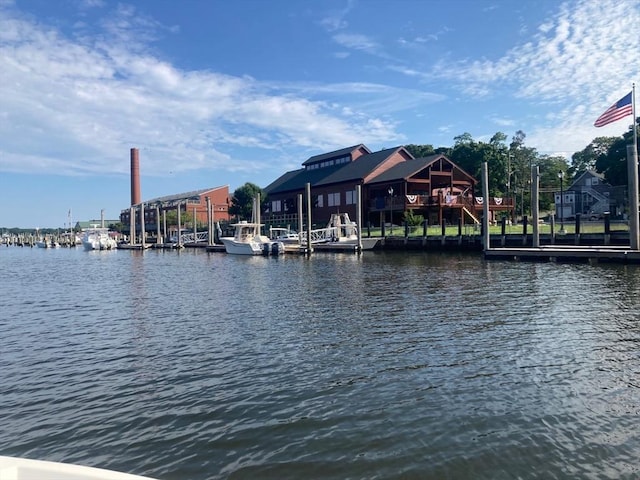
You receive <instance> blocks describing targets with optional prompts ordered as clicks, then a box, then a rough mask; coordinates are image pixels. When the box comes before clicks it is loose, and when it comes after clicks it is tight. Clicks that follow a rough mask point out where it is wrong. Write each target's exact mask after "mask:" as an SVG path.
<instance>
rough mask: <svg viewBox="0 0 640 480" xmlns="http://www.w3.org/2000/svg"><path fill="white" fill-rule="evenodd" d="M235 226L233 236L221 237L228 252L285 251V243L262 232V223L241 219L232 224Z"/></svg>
mask: <svg viewBox="0 0 640 480" xmlns="http://www.w3.org/2000/svg"><path fill="white" fill-rule="evenodd" d="M231 226H232V227H234V229H235V230H234V235H233V237H221V238H220V241H221V242H222V243H223V244H224V248H225V250H226V251H227V253H231V254H234V255H271V254H274V255H277V254H279V253H284V243H283V242H281V241H278V240H271V239H270V238H269V237H267V236H265V235H262V234H261V233H260V227H262V224H260V223H255V222H247V221H244V220H243V221H240V222H238V223H234V224H232V225H231Z"/></svg>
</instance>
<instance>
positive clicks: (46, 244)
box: [36, 239, 60, 248]
mask: <svg viewBox="0 0 640 480" xmlns="http://www.w3.org/2000/svg"><path fill="white" fill-rule="evenodd" d="M36 247H38V248H60V244H59V243H58V242H56V241H55V240H47V239H44V240H39V241H37V242H36Z"/></svg>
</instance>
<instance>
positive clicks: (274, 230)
mask: <svg viewBox="0 0 640 480" xmlns="http://www.w3.org/2000/svg"><path fill="white" fill-rule="evenodd" d="M269 238H270V239H271V240H275V241H278V242H282V243H284V244H298V243H300V236H299V235H298V234H297V233H296V232H294V231H293V230H291V229H289V228H280V227H270V228H269Z"/></svg>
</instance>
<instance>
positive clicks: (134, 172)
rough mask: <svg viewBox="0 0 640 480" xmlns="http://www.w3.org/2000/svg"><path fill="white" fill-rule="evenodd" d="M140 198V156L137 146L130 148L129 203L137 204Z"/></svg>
mask: <svg viewBox="0 0 640 480" xmlns="http://www.w3.org/2000/svg"><path fill="white" fill-rule="evenodd" d="M141 201H142V200H141V199H140V157H139V154H138V149H137V148H132V149H131V205H138V204H139V203H140V202H141Z"/></svg>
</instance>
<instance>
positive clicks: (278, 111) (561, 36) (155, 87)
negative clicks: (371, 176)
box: [0, 0, 640, 229]
mask: <svg viewBox="0 0 640 480" xmlns="http://www.w3.org/2000/svg"><path fill="white" fill-rule="evenodd" d="M638 25H640V0H566V1H562V0H537V1H520V0H395V1H388V0H317V1H298V0H234V1H228V0H180V1H179V0H134V1H127V0H122V1H110V0H56V1H50V0H0V205H1V207H0V228H12V227H21V228H34V229H35V228H57V227H59V228H64V227H65V226H67V225H68V222H71V223H74V224H75V222H76V221H86V220H91V219H99V218H100V217H101V215H103V216H104V218H105V219H117V218H118V217H119V215H120V211H121V210H123V209H128V208H129V205H130V203H131V190H130V186H131V183H130V176H129V173H130V149H131V148H134V147H135V148H138V149H139V152H140V173H141V190H142V199H143V200H148V199H153V198H157V197H160V196H164V195H171V194H175V193H182V192H189V191H193V190H199V189H205V188H213V187H218V186H224V185H228V186H229V189H230V192H233V191H234V190H235V189H236V188H238V187H240V186H242V185H244V184H245V183H246V182H251V183H255V184H257V185H259V186H260V187H263V188H264V187H266V186H267V185H268V184H269V183H271V182H272V181H273V180H275V179H276V178H278V177H279V176H280V175H282V174H283V173H285V172H287V171H289V170H293V169H297V168H300V167H301V164H302V163H303V162H304V161H305V160H307V159H308V158H309V157H311V156H313V155H317V154H321V153H326V152H329V151H332V150H337V149H340V148H344V147H347V146H351V145H358V144H361V143H362V144H365V145H366V146H367V147H369V148H370V149H371V150H372V151H377V150H380V149H384V148H391V147H395V146H399V145H406V144H430V145H433V146H434V147H440V146H445V147H447V146H452V145H453V144H454V137H456V136H458V135H461V134H463V133H469V134H471V136H472V137H473V138H474V139H475V140H476V141H489V139H490V138H491V137H492V136H493V135H494V134H495V133H496V132H503V133H505V134H506V135H507V137H508V139H509V141H510V139H511V137H513V135H514V134H515V132H516V131H518V130H521V131H523V132H524V133H525V134H526V138H525V145H526V146H527V147H533V148H536V149H537V150H538V152H539V153H541V154H549V155H563V156H565V157H566V158H567V159H568V160H569V159H570V157H571V155H572V154H573V153H574V152H576V151H580V150H582V149H583V148H585V147H586V146H587V145H588V144H589V143H590V142H591V141H592V140H593V139H594V138H596V137H598V136H618V135H622V133H624V132H625V131H626V130H627V129H628V128H629V125H630V124H631V117H627V119H625V120H620V121H618V122H615V123H613V124H610V125H608V126H605V127H602V128H595V127H594V126H593V122H594V121H595V119H596V118H597V117H598V116H599V115H600V114H601V113H602V112H604V110H606V109H607V108H608V107H609V106H610V105H611V104H612V103H614V102H616V101H617V100H618V99H620V98H621V97H623V96H624V95H626V94H627V93H628V92H629V91H630V90H631V89H632V85H633V84H634V83H637V82H638V80H639V79H640V34H639V33H638Z"/></svg>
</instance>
